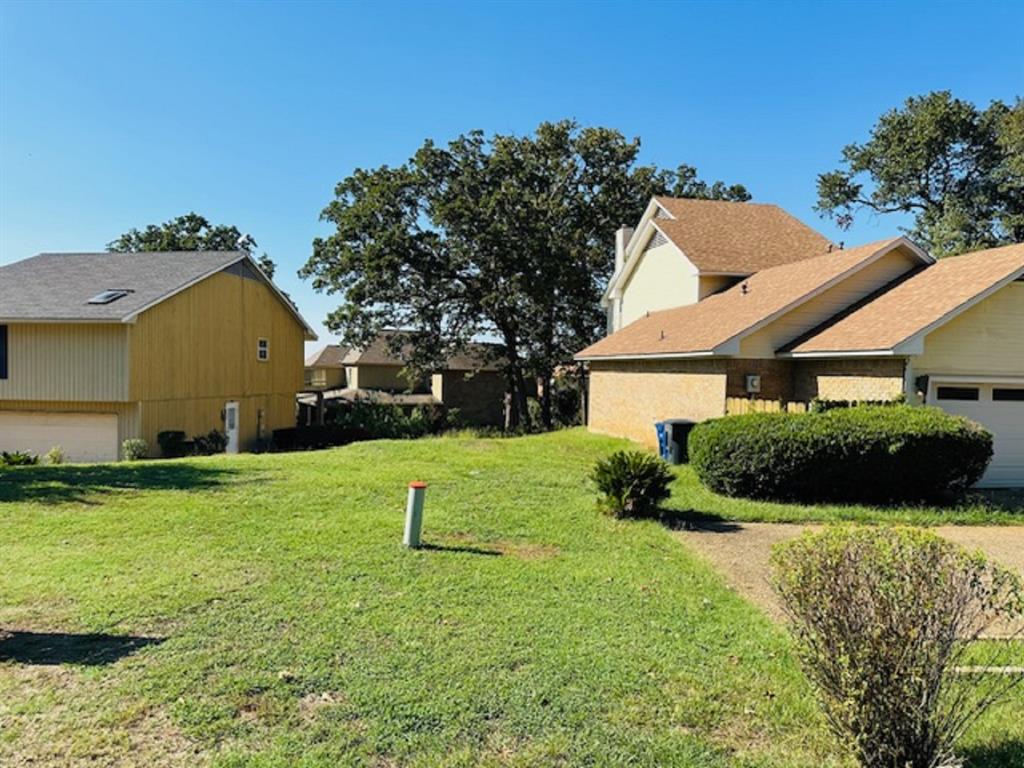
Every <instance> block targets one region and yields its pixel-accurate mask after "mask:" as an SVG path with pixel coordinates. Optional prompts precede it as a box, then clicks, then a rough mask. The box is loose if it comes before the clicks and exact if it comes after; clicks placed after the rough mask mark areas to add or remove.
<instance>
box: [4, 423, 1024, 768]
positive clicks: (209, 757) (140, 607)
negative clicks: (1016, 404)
mask: <svg viewBox="0 0 1024 768" xmlns="http://www.w3.org/2000/svg"><path fill="white" fill-rule="evenodd" d="M622 445H624V443H622V442H621V441H616V440H611V439H606V438H600V437H595V436H591V435H587V434H586V433H584V432H582V431H579V430H574V431H568V432H561V433H556V434H551V435H544V436H538V437H527V438H518V439H505V440H502V439H473V438H468V437H459V438H438V439H427V440H419V441H409V442H374V443H362V444H356V445H352V446H348V447H346V448H342V449H337V450H331V451H323V452H316V453H306V454H301V453H299V454H280V455H262V456H238V457H230V458H229V457H214V458H204V459H192V460H182V461H174V462H152V463H143V464H138V465H119V466H92V467H88V466H82V467H56V468H48V467H40V468H27V469H19V470H12V471H9V472H5V473H0V518H2V519H0V524H2V527H0V531H2V533H0V562H2V563H3V566H4V577H3V579H2V581H0V627H4V628H6V629H8V630H15V634H14V635H12V636H10V637H8V638H7V639H0V656H3V657H6V658H8V659H9V661H6V662H0V765H17V764H21V763H26V762H29V761H33V760H34V761H35V762H34V763H33V764H37V765H69V764H76V763H79V764H85V763H87V762H90V761H91V762H90V764H96V765H111V764H124V765H137V764H148V765H150V766H161V765H195V764H203V763H205V762H209V763H211V764H214V765H222V766H238V765H247V766H249V765H251V766H271V765H274V766H292V765H300V766H337V765H351V766H363V765H372V766H398V765H401V766H406V765H410V766H471V765H473V766H475V765H511V766H525V765H545V766H546V765H587V766H599V765H600V766H604V765H607V766H622V765H635V766H694V767H701V766H707V767H712V766H780V767H781V766H786V767H789V766H816V767H818V766H843V765H847V763H845V762H844V761H843V760H842V759H841V757H840V754H841V753H840V750H839V749H838V748H837V747H836V745H835V744H834V743H833V741H832V739H831V738H830V737H829V735H828V734H827V732H826V731H825V729H824V727H823V724H822V721H821V718H820V717H819V715H818V714H817V710H816V708H815V705H814V701H813V696H812V694H811V692H810V690H809V688H808V686H807V684H806V683H805V681H804V679H803V677H802V675H801V674H800V672H799V670H798V668H797V666H796V664H795V662H794V659H793V657H792V655H791V652H790V646H789V643H788V641H787V638H786V636H785V634H784V632H782V631H781V630H780V629H779V628H777V627H775V626H773V625H771V624H770V623H769V622H768V621H767V619H765V618H764V617H763V616H762V615H761V614H760V613H759V612H758V611H757V610H756V609H755V608H753V607H752V606H750V605H748V604H747V603H745V602H744V601H743V600H741V599H740V598H739V597H737V596H736V595H735V594H734V593H732V592H731V591H730V590H728V589H727V588H726V587H725V586H724V584H723V582H722V580H721V579H720V578H719V577H718V576H717V575H716V574H714V573H713V572H711V571H710V569H709V568H708V567H707V566H706V565H705V564H703V562H702V561H701V560H699V559H698V558H696V557H695V556H692V555H691V554H690V553H689V552H688V551H687V550H686V549H685V548H684V547H683V546H682V545H680V544H679V543H678V542H677V541H676V540H675V539H674V538H673V537H672V535H671V534H670V533H669V532H668V531H667V530H666V529H665V528H664V527H662V526H661V525H659V524H657V523H654V522H642V523H638V522H617V521H614V520H612V519H609V518H607V517H604V516H602V515H600V514H599V513H597V512H596V510H595V507H594V499H593V493H592V491H591V490H590V488H589V487H588V483H587V481H586V474H587V472H588V470H589V467H590V465H591V463H592V462H593V460H594V459H595V458H596V457H598V456H600V455H602V454H604V453H606V452H608V451H610V450H612V449H614V448H616V447H620V446H622ZM413 479H423V480H427V481H428V482H429V483H430V489H429V490H428V492H427V510H426V524H425V530H424V536H425V539H426V541H427V542H428V543H429V546H428V547H427V548H425V549H423V550H420V551H414V552H410V551H405V550H403V549H402V547H401V546H400V539H401V532H402V519H403V512H404V502H405V493H406V490H405V487H406V483H407V482H408V481H410V480H413ZM676 492H677V497H676V499H675V500H674V501H673V504H674V506H675V508H676V509H677V510H679V511H686V510H697V511H698V512H700V513H702V514H713V515H719V516H725V517H754V516H757V514H758V512H757V509H758V508H760V509H761V510H762V512H761V513H760V514H763V515H767V516H769V517H770V516H775V517H776V518H781V517H786V516H788V515H793V516H794V517H796V516H799V514H798V513H799V512H800V510H801V508H799V507H769V506H768V505H747V504H744V503H740V502H733V501H728V500H725V499H721V498H718V497H715V496H713V495H711V494H707V493H704V492H703V491H700V490H699V489H698V488H696V486H695V484H694V482H693V480H692V477H691V476H690V475H689V474H688V470H686V469H683V470H682V471H681V473H680V481H679V483H677V488H676ZM766 510H767V511H766ZM787 510H788V511H787ZM847 512H849V510H847V511H845V512H844V511H843V510H838V511H836V512H835V514H836V516H847ZM819 514H820V513H819ZM828 514H833V513H832V512H828ZM850 514H852V515H853V516H856V517H870V516H871V515H873V514H876V513H870V514H869V513H868V512H865V511H863V510H861V511H855V512H851V513H850ZM913 514H914V515H921V516H922V518H921V519H927V518H928V516H929V515H931V514H932V513H925V512H918V513H913ZM955 514H956V515H957V516H958V519H959V518H963V519H964V520H966V519H968V518H970V519H974V518H975V517H976V516H978V515H981V516H985V517H986V518H992V519H993V520H999V521H1003V522H1005V521H1006V519H1009V518H1008V517H1006V515H1008V514H1009V513H996V512H981V511H978V510H974V511H970V510H968V511H961V512H957V513H955ZM805 517H806V515H805ZM761 519H766V518H765V517H762V518H761ZM30 633H39V634H37V635H33V634H30ZM42 633H53V634H52V635H49V636H48V635H43V634H42ZM93 633H95V634H100V635H105V636H106V637H99V638H90V637H87V635H90V634H93ZM133 637H134V638H136V639H135V640H132V638H133ZM129 651H132V652H131V653H129ZM59 662H65V663H59ZM965 754H966V755H967V756H968V757H969V759H970V761H971V762H970V765H973V766H991V767H992V768H995V766H1006V765H1013V764H1018V765H1020V764H1024V703H1022V702H1020V701H1017V702H1012V703H1010V704H1007V705H1004V706H1003V707H1002V708H1001V709H1000V710H998V711H996V712H994V713H993V714H992V715H991V716H990V717H989V718H988V719H987V720H986V721H985V722H984V723H982V724H981V725H980V726H979V727H978V728H976V729H975V731H974V732H972V734H971V735H970V737H969V739H968V741H967V743H966V744H965Z"/></svg>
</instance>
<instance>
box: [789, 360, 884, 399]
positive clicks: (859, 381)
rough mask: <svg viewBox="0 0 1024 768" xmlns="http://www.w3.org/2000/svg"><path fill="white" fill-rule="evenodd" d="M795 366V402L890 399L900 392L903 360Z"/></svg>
mask: <svg viewBox="0 0 1024 768" xmlns="http://www.w3.org/2000/svg"><path fill="white" fill-rule="evenodd" d="M794 366H795V367H794V373H793V383H794V395H795V398H796V399H797V400H813V399H815V398H818V399H820V400H893V399H895V398H897V397H899V396H900V394H901V393H902V392H903V368H904V360H903V358H881V359H857V358H851V359H849V360H801V361H797V362H796V363H795V364H794Z"/></svg>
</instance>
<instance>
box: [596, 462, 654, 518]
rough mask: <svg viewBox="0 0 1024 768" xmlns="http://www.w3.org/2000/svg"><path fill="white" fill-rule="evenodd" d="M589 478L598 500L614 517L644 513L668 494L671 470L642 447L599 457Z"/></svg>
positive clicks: (634, 515) (649, 512)
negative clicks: (599, 494) (594, 486)
mask: <svg viewBox="0 0 1024 768" xmlns="http://www.w3.org/2000/svg"><path fill="white" fill-rule="evenodd" d="M590 479H591V480H592V481H593V482H594V484H595V485H596V486H597V490H598V491H600V492H601V494H602V498H601V499H600V501H599V504H600V505H601V506H602V507H603V508H604V509H605V511H606V512H608V513H609V514H611V515H614V516H615V517H620V518H621V517H647V516H650V515H652V514H654V512H656V511H657V508H658V504H659V503H661V502H662V501H664V500H665V499H667V498H668V497H669V495H670V493H671V492H670V491H669V484H670V483H671V482H672V479H673V477H672V472H671V471H670V470H669V468H668V464H666V463H665V462H664V461H662V460H661V459H660V458H658V457H657V456H654V455H652V454H650V453H644V452H643V451H616V452H615V453H613V454H612V455H611V456H609V457H608V458H606V459H600V460H599V461H598V462H597V463H596V464H595V465H594V469H593V471H592V472H591V475H590Z"/></svg>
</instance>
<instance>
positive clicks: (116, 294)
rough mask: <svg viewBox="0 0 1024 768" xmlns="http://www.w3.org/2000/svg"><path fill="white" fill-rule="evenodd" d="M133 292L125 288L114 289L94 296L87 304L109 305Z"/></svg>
mask: <svg viewBox="0 0 1024 768" xmlns="http://www.w3.org/2000/svg"><path fill="white" fill-rule="evenodd" d="M129 293H131V291H129V290H127V289H124V288H114V289H111V290H109V291H104V292H103V293H98V294H96V295H95V296H93V297H92V298H91V299H89V301H87V302H86V304H109V303H110V302H112V301H117V300H118V299H120V298H122V297H123V296H127V295H128V294H129Z"/></svg>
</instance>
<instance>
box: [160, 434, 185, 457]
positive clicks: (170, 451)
mask: <svg viewBox="0 0 1024 768" xmlns="http://www.w3.org/2000/svg"><path fill="white" fill-rule="evenodd" d="M156 442H157V444H158V445H159V446H160V453H161V455H163V456H164V457H165V458H168V459H177V458H179V457H181V456H185V455H187V454H189V453H191V450H192V446H191V445H189V443H188V441H187V440H186V439H185V433H184V432H181V431H179V430H167V431H165V432H160V433H159V434H158V435H157V436H156Z"/></svg>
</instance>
